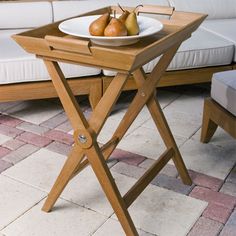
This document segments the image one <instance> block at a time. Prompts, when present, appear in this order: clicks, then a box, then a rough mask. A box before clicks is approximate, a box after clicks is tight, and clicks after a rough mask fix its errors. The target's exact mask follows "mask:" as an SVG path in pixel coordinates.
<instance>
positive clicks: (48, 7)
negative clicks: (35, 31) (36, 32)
mask: <svg viewBox="0 0 236 236" xmlns="http://www.w3.org/2000/svg"><path fill="white" fill-rule="evenodd" d="M52 18H53V17H52V4H51V3H50V2H43V1H42V2H1V3H0V29H14V28H15V29H16V28H32V27H38V26H41V25H45V24H48V23H51V22H52Z"/></svg>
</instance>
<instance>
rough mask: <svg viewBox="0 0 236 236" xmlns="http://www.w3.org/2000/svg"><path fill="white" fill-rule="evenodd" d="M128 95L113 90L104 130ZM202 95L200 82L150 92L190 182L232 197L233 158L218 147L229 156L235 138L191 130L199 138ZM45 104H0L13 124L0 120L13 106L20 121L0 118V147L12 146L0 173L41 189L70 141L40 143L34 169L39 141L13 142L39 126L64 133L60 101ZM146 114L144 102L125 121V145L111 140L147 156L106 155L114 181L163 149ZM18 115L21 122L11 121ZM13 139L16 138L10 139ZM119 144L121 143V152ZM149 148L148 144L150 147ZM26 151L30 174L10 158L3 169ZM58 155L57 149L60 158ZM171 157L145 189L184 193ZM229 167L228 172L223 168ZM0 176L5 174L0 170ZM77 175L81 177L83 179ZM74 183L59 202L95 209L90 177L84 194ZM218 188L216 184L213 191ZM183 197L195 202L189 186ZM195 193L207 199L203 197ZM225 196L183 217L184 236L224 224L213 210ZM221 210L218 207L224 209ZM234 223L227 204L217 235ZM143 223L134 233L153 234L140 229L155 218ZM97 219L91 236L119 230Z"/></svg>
mask: <svg viewBox="0 0 236 236" xmlns="http://www.w3.org/2000/svg"><path fill="white" fill-rule="evenodd" d="M133 95H134V93H126V92H125V93H122V95H121V97H122V98H121V99H120V100H119V102H118V104H117V105H116V106H115V108H114V109H113V112H112V114H111V119H109V122H110V123H109V126H106V127H105V128H106V130H105V131H106V132H107V133H108V134H109V133H110V128H111V127H112V126H114V122H117V121H119V120H120V119H121V117H122V115H123V114H124V112H125V110H126V109H127V107H128V102H130V100H131V98H132V97H133ZM208 95H209V88H208V89H205V88H200V87H197V86H192V87H190V86H183V87H176V88H168V89H159V92H158V98H159V99H160V104H161V107H162V108H163V109H164V113H165V115H166V116H167V121H168V122H169V124H170V127H171V129H172V132H173V133H174V135H175V136H176V140H177V143H178V145H179V146H182V147H181V154H182V155H183V158H184V159H185V161H186V165H187V168H192V169H193V170H195V173H196V175H195V177H194V178H195V182H194V184H196V185H197V186H201V187H204V188H206V189H205V192H206V193H208V192H209V190H208V189H211V191H212V192H211V193H212V194H213V195H212V196H213V197H214V196H217V195H219V194H218V193H217V191H220V192H221V193H222V194H226V195H228V196H230V195H231V196H232V197H236V166H235V167H234V168H233V170H231V169H232V167H233V165H234V164H235V159H233V157H232V156H227V155H225V153H226V154H227V153H231V154H232V155H233V153H235V140H232V139H231V138H229V137H228V135H227V134H225V133H224V131H222V130H219V129H218V130H217V132H216V134H215V136H214V137H213V139H212V142H210V143H209V144H207V145H205V144H204V145H203V144H201V143H199V137H200V131H201V130H200V129H199V128H200V126H201V118H202V111H203V99H204V97H206V96H208ZM79 98H80V97H79ZM50 104H52V102H51V101H49V102H48V101H46V102H44V101H43V102H41V101H40V102H20V103H7V104H3V105H0V112H1V111H4V114H5V115H6V119H5V121H6V124H8V125H12V124H13V123H12V120H9V121H7V117H10V116H9V115H13V116H14V115H15V114H14V113H15V112H16V116H15V117H17V118H19V119H22V120H24V122H22V123H19V124H18V125H17V126H16V127H10V126H8V125H6V124H0V134H2V135H5V136H7V137H10V139H9V141H6V142H5V141H4V142H5V143H3V144H2V146H3V147H7V148H9V149H10V150H12V152H11V153H9V154H7V155H5V156H3V158H2V159H1V160H0V173H1V172H2V171H4V170H5V169H8V168H9V169H8V170H6V171H5V172H6V174H7V175H8V174H9V173H10V177H12V178H14V179H15V178H16V179H17V178H19V181H22V182H24V183H26V184H27V185H32V186H37V187H39V188H40V189H44V190H45V188H46V189H47V191H48V190H49V189H50V188H51V185H52V183H53V181H52V180H55V178H56V176H57V175H58V173H59V170H60V168H61V167H62V165H63V163H64V161H63V160H62V159H64V156H65V155H67V154H68V152H69V150H70V149H71V144H63V143H59V142H57V141H54V142H52V143H50V144H49V145H48V146H47V147H45V148H44V150H45V151H44V152H42V153H41V154H42V157H40V159H42V161H41V163H40V165H39V166H40V167H41V169H40V168H38V166H37V165H36V166H35V167H33V166H34V164H35V163H37V159H38V162H39V161H40V160H39V157H37V156H39V155H38V154H32V153H34V152H36V151H37V150H42V148H40V147H35V146H34V145H30V144H24V143H20V141H19V139H18V137H17V136H19V135H20V133H22V132H23V131H26V132H31V133H35V134H39V135H41V136H42V134H43V133H45V132H47V131H48V130H49V129H52V132H54V130H59V131H62V132H64V133H67V132H68V131H70V130H71V125H70V123H69V122H68V119H67V117H66V115H65V113H64V111H62V110H61V109H60V105H58V104H60V102H56V103H54V104H52V109H53V112H52V113H51V107H50ZM55 104H56V105H55ZM81 104H83V105H82V110H83V111H85V110H86V109H87V110H86V112H85V115H86V117H88V114H91V109H89V105H88V101H87V99H84V98H83V101H82V103H81ZM193 104H194V109H193ZM57 105H58V106H57ZM34 106H35V107H34ZM27 107H33V108H34V109H33V110H34V111H33V112H28V113H27V111H24V109H25V108H27ZM40 109H42V114H43V117H36V116H35V114H34V112H35V113H36V115H37V116H39V115H40V114H41V113H40V111H41V110H40ZM8 110H9V112H10V113H9V114H8V113H7V112H8ZM9 119H10V118H9ZM31 119H32V122H33V123H29V122H31ZM149 119H150V114H149V113H148V111H147V109H146V108H144V109H143V111H142V114H141V115H140V117H139V118H138V120H137V121H136V123H135V124H134V125H133V126H132V128H131V129H130V130H129V131H128V133H127V135H128V136H126V138H125V142H126V145H124V143H123V144H122V143H121V146H120V147H119V148H120V149H121V150H120V153H124V155H123V156H125V154H126V153H127V151H130V156H131V157H132V153H134V152H135V151H137V150H138V152H136V153H137V154H139V155H142V156H143V157H144V158H146V157H149V158H146V159H145V160H144V161H142V162H141V163H139V162H138V161H137V160H134V159H130V160H131V162H127V163H125V162H124V160H123V161H121V160H120V161H119V162H118V161H117V160H113V159H111V160H109V161H108V162H107V163H108V166H109V168H111V170H112V171H113V172H112V173H113V176H114V178H115V181H117V180H118V182H119V181H121V180H122V181H121V183H122V185H125V184H126V179H127V181H128V179H129V177H131V178H135V179H138V178H140V176H141V175H143V173H144V172H145V171H146V169H147V168H148V167H150V166H151V165H152V164H153V162H154V160H152V159H150V158H153V159H156V157H158V156H159V153H162V151H163V150H164V149H163V147H164V145H163V144H162V142H161V140H160V138H158V137H157V136H158V135H157V136H156V134H157V132H156V127H155V126H154V125H153V123H152V122H150V120H149ZM42 121H43V122H42ZM19 122H21V121H20V120H19ZM196 131H197V132H196ZM195 132H196V133H195ZM54 133H55V132H54ZM56 133H57V132H56ZM56 133H55V134H56ZM106 136H108V135H106V134H105V135H104V137H106ZM143 137H148V138H149V140H150V142H149V141H147V140H146V139H145V140H143ZM2 139H3V138H2ZM154 139H156V141H155V142H153V140H154ZM14 140H15V141H16V142H14ZM145 142H146V143H145ZM158 144H159V145H158ZM21 145H22V146H21ZM122 148H123V149H122ZM46 150H47V151H46ZM49 150H50V151H49ZM122 150H124V152H123V151H122ZM125 150H126V151H125ZM152 150H154V152H153V151H152ZM39 152H40V151H39ZM57 153H58V154H57ZM31 154H32V156H34V157H36V158H35V160H36V162H35V160H34V158H31V161H30V162H31V163H29V165H28V167H27V166H26V167H27V168H24V171H25V172H26V171H27V172H28V171H29V172H30V173H31V174H29V175H28V174H27V178H24V175H26V173H21V172H20V170H19V169H21V167H20V166H19V167H17V166H18V164H17V165H16V167H17V168H15V170H16V172H14V173H13V172H12V171H10V170H11V169H12V167H11V166H12V164H16V163H18V162H20V161H21V160H23V159H25V158H26V157H28V156H29V155H30V156H31ZM54 154H55V157H54V156H53V155H54ZM59 154H62V156H63V158H62V156H61V155H59ZM190 154H191V155H190ZM45 155H47V157H48V156H50V159H49V160H48V159H47V158H46V156H45ZM194 157H195V158H194ZM222 157H223V158H222ZM51 158H54V159H55V162H54V163H53V162H52V161H51ZM221 158H222V159H221ZM27 160H28V158H27ZM221 160H222V161H221ZM51 162H52V163H51ZM203 163H204V164H203ZM19 164H20V163H19ZM38 164H39V163H38ZM172 164H173V163H172ZM172 164H168V165H167V166H166V167H165V168H164V169H163V170H162V171H161V172H160V174H159V175H158V176H157V177H156V178H155V179H154V180H153V181H152V184H151V185H150V186H151V188H153V190H154V189H156V190H157V189H159V188H160V190H162V189H163V190H166V191H168V196H169V194H171V195H172V194H173V196H179V195H178V194H179V193H180V196H183V194H184V195H185V194H188V193H189V192H190V191H192V188H193V186H194V185H193V186H185V185H183V184H182V182H181V180H180V179H179V178H177V176H178V172H177V170H176V168H175V167H174V165H172ZM20 165H21V164H20ZM55 166H56V167H55ZM32 167H33V170H29V169H30V168H32ZM54 167H55V170H54ZM13 168H14V167H13ZM39 169H40V170H39ZM49 169H50V175H49V176H46V177H47V178H46V177H45V176H42V179H41V172H42V170H44V172H45V173H46V171H48V170H49ZM230 170H231V172H230ZM200 172H202V173H200ZM229 172H230V174H229V175H228V173H229ZM81 174H82V175H85V177H86V174H83V173H81ZM1 175H5V174H4V172H3V173H2V174H1ZM1 175H0V176H1ZM209 175H211V176H214V177H216V178H213V177H211V178H209ZM227 175H228V176H227ZM226 176H227V179H226V180H225V181H226V182H225V183H224V178H225V177H226ZM49 177H50V178H49ZM78 177H79V176H78ZM85 177H84V179H86V178H85ZM30 178H33V179H35V180H34V181H32V183H31V180H29V179H30ZM76 178H77V177H76ZM44 179H45V181H46V182H41V180H44ZM48 179H50V181H51V183H50V184H49V183H47V181H48ZM87 180H88V178H87ZM28 181H29V182H28ZM90 181H91V180H89V181H88V183H93V182H90ZM221 181H222V183H224V184H223V185H222V186H221ZM131 182H132V181H131ZM80 184H81V181H80V179H79V181H78V182H76V181H74V180H73V181H72V183H71V185H72V186H71V187H70V186H68V188H66V191H65V193H64V195H63V196H62V197H63V198H64V199H66V200H67V203H65V205H67V206H71V207H69V209H72V208H74V207H75V206H76V205H74V204H73V203H72V202H74V203H76V204H77V205H81V206H85V207H81V208H80V209H81V210H83V209H86V207H88V208H91V209H93V210H94V209H95V212H100V213H102V212H103V211H104V209H103V208H102V207H101V206H102V205H101V204H100V203H99V201H98V202H96V204H95V205H97V204H98V206H95V205H91V204H92V203H91V202H90V203H89V204H87V201H89V197H90V195H89V191H91V192H92V191H94V193H96V194H98V191H96V184H95V185H92V186H88V189H87V190H88V193H87V194H88V195H86V194H85V195H84V193H81V192H80V190H77V191H76V189H77V187H78V186H79V187H78V188H81V185H80ZM130 184H131V183H130ZM38 185H39V186H38ZM41 185H42V186H43V187H42V186H41ZM89 185H91V184H89ZM82 187H83V186H82ZM220 187H221V189H220V190H219V188H220ZM127 188H128V186H127ZM167 189H168V190H167ZM126 190H127V189H126ZM156 190H155V191H156ZM160 190H157V191H160ZM176 192H177V193H176ZM213 192H214V193H213ZM92 193H93V192H92ZM124 193H125V191H124V192H122V195H123V194H124ZM81 194H82V196H83V197H82V198H81ZM96 194H94V197H97V196H96ZM144 194H145V191H144ZM176 194H177V195H176ZM104 197H105V196H104ZM183 197H184V199H185V200H184V201H187V200H188V199H190V201H191V200H194V201H193V203H194V202H195V201H196V199H194V198H192V196H191V193H190V196H183ZM80 198H81V199H80ZM102 198H103V195H102ZM102 198H101V199H102ZM149 198H150V199H149ZM159 198H160V197H159ZM101 199H100V200H101ZM147 199H149V200H148V201H151V199H152V196H151V195H150V194H149V195H148V198H147ZM153 200H154V199H153ZM203 200H204V201H207V200H205V199H203ZM174 201H175V200H174ZM197 201H198V200H197ZM226 202H227V201H224V200H222V204H223V205H224V206H223V205H222V206H221V205H220V207H219V206H217V207H218V208H219V209H218V208H217V207H215V206H209V205H208V208H207V210H205V211H204V212H202V213H201V214H203V216H202V217H200V218H199V216H200V214H199V215H198V216H195V218H194V217H193V219H192V222H191V223H192V225H194V223H195V225H194V226H193V228H192V230H191V231H190V232H189V234H188V236H199V235H204V236H205V235H206V236H216V235H218V234H219V232H220V231H221V230H222V228H223V226H224V225H223V224H222V223H225V221H226V220H227V218H228V216H227V218H226V217H224V219H225V220H222V219H221V218H222V217H223V216H222V215H223V213H224V212H223V210H221V209H223V208H224V207H225V204H226ZM71 203H72V204H71ZM81 203H82V204H81ZM163 203H165V200H163ZM99 204H100V205H99ZM145 204H146V203H145ZM175 204H176V202H175ZM194 204H195V203H194ZM177 205H178V204H177ZM211 205H214V204H211ZM91 206H92V207H91ZM104 206H105V205H104ZM155 207H156V206H155ZM160 207H161V205H158V209H157V211H160ZM36 208H37V207H36ZM163 209H165V208H163ZM10 210H11V209H10ZM56 210H58V209H56ZM56 210H55V214H56V215H57V214H59V215H60V214H64V213H65V212H67V213H66V214H70V213H69V212H68V208H66V207H64V206H63V207H62V208H60V209H59V210H60V212H59V211H58V212H56ZM76 210H77V209H76ZM167 210H170V208H169V207H167ZM196 210H197V209H196ZM227 210H228V211H230V212H229V214H230V213H231V211H232V209H228V208H227ZM150 211H153V212H154V213H155V211H154V209H150ZM181 211H182V209H181V210H180V213H181V214H185V213H184V212H181ZM228 211H227V212H226V213H228ZM85 212H87V210H85ZM28 213H29V216H30V214H31V213H30V212H28ZM28 213H27V214H28ZM174 213H176V212H175V211H173V214H174ZM190 213H191V214H192V213H193V212H190ZM73 214H75V215H76V214H77V212H75V211H74V213H73ZM73 214H72V215H73ZM86 214H87V213H86ZM229 214H228V215H229ZM59 215H57V216H56V217H55V219H57V217H58V216H59ZM88 215H89V214H88ZM105 215H106V214H105ZM37 216H38V215H37ZM162 217H163V215H161V216H158V221H159V220H160V222H161V220H163V221H164V222H166V221H168V219H169V218H168V217H172V216H169V215H168V214H167V215H166V217H164V218H163V219H162ZM25 219H27V217H26V218H22V219H20V224H19V225H21V226H23V225H24V222H26V223H27V224H28V221H27V220H26V221H25ZM28 219H29V222H30V227H31V226H32V227H31V228H29V229H26V231H25V232H26V233H28V232H30V233H31V232H36V233H38V232H39V230H38V228H37V227H36V228H37V229H36V230H35V229H34V224H35V222H33V220H31V218H30V217H28ZM39 219H40V220H39V222H38V224H41V223H43V224H44V225H47V222H45V221H44V216H43V217H42V218H41V216H40V217H39ZM58 219H60V220H59V221H58V222H59V226H60V225H61V222H62V221H63V223H64V219H65V218H64V216H63V217H61V216H59V218H58ZM89 219H90V220H91V222H92V224H93V223H94V222H96V221H97V222H98V221H99V220H98V219H97V218H96V217H95V219H93V218H91V217H90V218H89ZM137 219H138V220H139V219H141V218H140V217H136V220H137ZM0 220H1V219H0ZM53 220H54V219H53ZM108 221H109V220H108ZM111 221H114V220H111ZM150 222H152V223H150ZM183 222H184V223H183V226H184V225H185V223H186V221H183ZM220 222H221V223H220ZM235 222H236V213H235V211H234V212H233V213H232V215H231V217H230V218H229V219H228V221H227V223H226V225H225V226H224V228H223V230H222V232H221V234H220V236H235V232H236V226H235V224H236V223H235ZM147 223H150V227H149V228H145V227H146V226H142V227H144V228H145V229H146V231H147V232H145V231H139V234H140V235H141V236H151V235H152V236H154V234H151V233H150V232H149V231H148V230H147V229H151V228H153V227H154V228H155V224H156V221H155V220H154V221H152V220H150V221H149V222H147ZM11 225H12V227H11ZM17 225H18V223H16V224H15V223H14V222H13V223H11V224H10V227H9V231H8V232H14V233H15V228H14V227H15V226H16V228H17V227H18V226H17ZM102 225H104V227H102V226H101V227H100V226H99V225H98V226H97V229H96V230H94V232H95V233H94V234H92V235H94V236H100V235H109V234H110V229H111V230H112V231H111V232H115V231H114V230H113V229H118V230H117V232H118V234H117V236H122V232H123V231H122V230H121V227H120V224H119V223H118V222H116V223H115V224H114V225H113V224H111V225H110V226H111V228H109V227H108V228H107V227H106V226H107V225H109V224H106V223H104V224H102ZM117 225H118V226H117ZM170 226H172V227H173V230H175V229H176V230H178V229H177V228H178V227H179V225H175V226H173V224H172V223H171V225H170ZM60 227H61V226H60ZM60 227H59V228H60ZM71 227H72V228H73V227H75V228H76V227H77V225H75V223H72V224H71ZM117 227H118V228H117ZM27 230H29V231H27ZM34 230H35V231H34ZM60 230H62V231H60ZM60 230H59V231H60V232H64V231H63V230H64V229H63V227H62V228H61V229H60ZM82 230H84V229H82ZM189 230H190V228H189V229H188V231H189ZM59 231H58V232H59ZM71 232H78V231H73V230H72V231H71ZM176 232H177V231H176ZM2 233H4V234H5V232H3V231H0V236H3V235H2ZM14 233H13V235H14ZM99 233H100V234H99ZM9 235H10V234H9ZM6 236H8V234H6ZM81 236H82V235H81ZM114 236H116V235H114ZM155 236H156V235H155ZM160 236H162V235H160Z"/></svg>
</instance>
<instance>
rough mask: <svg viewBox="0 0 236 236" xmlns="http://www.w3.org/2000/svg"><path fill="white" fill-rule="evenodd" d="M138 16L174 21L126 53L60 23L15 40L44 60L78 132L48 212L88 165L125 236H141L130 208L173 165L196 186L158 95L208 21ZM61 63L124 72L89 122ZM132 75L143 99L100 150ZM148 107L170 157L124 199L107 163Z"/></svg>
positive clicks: (132, 106)
mask: <svg viewBox="0 0 236 236" xmlns="http://www.w3.org/2000/svg"><path fill="white" fill-rule="evenodd" d="M114 9H116V7H108V8H103V9H100V10H98V11H94V12H91V13H87V14H101V13H104V12H107V11H110V12H112V10H114ZM151 10H152V11H151ZM137 11H140V12H141V11H142V12H146V13H151V12H152V13H154V14H157V13H160V14H164V15H169V16H170V19H169V20H163V23H164V28H163V30H162V31H161V32H159V33H157V34H155V35H153V36H150V37H147V38H144V39H142V40H140V41H139V42H138V43H136V44H134V45H129V46H122V47H106V46H99V45H95V44H93V43H90V42H89V41H87V40H84V39H77V38H76V37H72V36H68V35H65V34H63V33H61V32H60V31H59V30H58V28H57V27H58V24H59V23H60V22H57V23H54V24H51V25H47V26H44V27H41V28H39V29H35V30H31V31H28V32H25V33H22V34H19V35H16V36H14V39H15V40H16V41H17V42H18V43H19V44H20V45H22V46H23V47H24V48H25V49H26V50H27V51H28V52H30V53H34V54H36V55H37V56H38V57H40V58H42V59H43V60H44V62H45V65H46V67H47V70H48V72H49V75H50V77H51V79H52V82H53V85H54V87H55V89H56V91H57V93H58V96H59V98H60V100H61V102H62V105H63V107H64V109H65V112H66V114H67V116H68V118H69V120H70V122H71V124H72V127H73V129H74V141H75V143H74V146H73V148H72V151H71V153H70V154H69V156H68V158H67V160H66V162H65V164H64V166H63V168H62V170H61V172H60V174H59V176H58V178H57V180H56V181H55V184H54V185H53V187H52V189H51V191H50V193H49V195H48V197H47V199H46V201H45V204H44V206H43V208H42V210H44V211H46V212H48V211H50V210H51V209H52V207H53V206H54V204H55V203H56V200H57V199H58V197H59V196H60V194H61V192H62V191H63V189H64V188H65V187H66V185H67V183H68V182H69V181H70V180H71V179H72V178H73V177H74V176H76V175H77V174H79V173H80V172H81V171H82V170H83V169H84V168H85V167H86V166H87V165H91V167H92V169H93V171H94V173H95V175H96V177H97V179H98V181H99V183H100V185H101V186H102V189H103V191H104V192H105V194H106V197H107V198H108V200H109V202H110V204H111V206H112V207H113V209H114V212H115V213H116V215H117V217H118V219H119V221H120V223H121V225H122V227H123V229H124V232H125V233H126V235H128V236H136V235H138V233H137V230H136V228H135V226H134V223H133V221H132V219H131V217H130V215H129V212H128V207H129V206H130V205H131V204H132V202H133V201H134V200H135V199H136V198H137V197H138V196H139V195H140V194H141V192H142V191H143V190H144V189H145V188H146V187H147V185H148V184H149V183H150V182H151V181H152V179H153V178H154V177H155V176H156V175H157V174H158V173H159V172H160V170H161V169H162V168H163V167H164V166H165V165H166V164H167V162H168V161H169V160H170V159H172V160H173V161H174V164H175V166H176V168H177V170H178V172H179V174H180V177H181V179H182V181H183V182H184V183H185V184H191V183H192V182H191V179H190V177H189V174H188V172H187V169H186V167H185V164H184V162H183V159H182V156H181V154H180V152H179V149H178V147H177V145H176V142H175V140H174V138H173V135H172V133H171V130H170V128H169V126H168V123H167V121H166V119H165V116H164V114H163V112H162V109H161V107H160V105H159V102H158V100H157V99H156V96H155V92H156V86H158V85H159V84H160V81H161V78H162V76H163V74H164V73H165V71H166V69H167V67H168V65H169V63H170V62H171V60H172V59H173V57H174V55H175V53H176V51H177V49H178V48H179V46H180V45H181V43H182V42H183V41H184V40H185V39H187V38H189V37H190V36H191V33H192V32H193V31H194V30H196V29H197V27H198V26H199V25H200V24H201V22H202V21H203V20H204V19H205V17H206V15H202V14H193V13H185V12H176V11H174V9H173V8H166V7H153V6H144V7H142V8H138V9H137ZM160 55H162V57H161V59H160V60H159V62H158V63H157V64H156V66H155V67H154V68H153V70H152V72H151V73H150V74H149V75H148V76H146V75H145V73H144V71H143V69H142V66H143V65H144V64H146V63H147V62H149V61H151V60H152V59H154V58H156V57H158V56H160ZM58 62H68V63H74V64H81V65H88V66H96V67H99V68H107V69H111V70H115V71H117V72H118V73H117V75H116V76H115V78H114V79H113V80H112V81H111V83H109V85H107V88H106V91H104V94H103V96H102V98H101V99H100V101H99V102H98V104H97V105H96V106H95V107H94V110H93V112H92V114H91V116H90V118H89V119H86V118H85V116H84V114H83V112H82V110H81V108H80V106H79V104H78V103H77V101H76V99H75V97H74V95H73V88H71V86H70V84H69V83H68V81H67V80H66V79H65V77H64V75H63V73H62V71H61V69H60V67H59V66H58ZM131 74H133V78H134V81H135V83H136V86H137V88H138V90H137V93H136V95H135V97H134V98H133V101H132V102H131V104H130V106H129V107H128V110H127V112H126V114H125V115H124V117H123V119H122V120H121V122H120V124H119V125H118V127H117V129H116V130H115V132H114V133H113V135H112V138H111V139H110V140H109V141H108V142H107V143H106V144H104V145H103V146H102V147H99V145H98V142H97V136H98V135H99V133H100V131H101V130H102V128H103V126H104V123H105V122H106V120H107V118H108V116H109V115H110V113H111V111H112V108H113V107H114V105H115V103H116V101H117V99H118V98H119V95H120V93H121V91H122V90H123V89H124V88H125V86H126V85H127V83H128V82H127V81H129V80H128V78H129V77H130V75H131ZM145 105H146V106H147V107H148V110H149V112H150V114H151V116H152V119H153V121H154V123H155V125H156V127H157V129H158V131H159V133H160V135H161V137H162V139H163V141H164V143H165V146H166V151H165V152H164V153H163V154H162V155H161V156H160V157H159V159H158V160H157V161H156V162H155V163H154V164H153V166H152V167H151V168H150V169H149V170H147V171H146V173H145V174H144V175H143V176H142V177H141V178H140V179H139V180H138V181H137V182H136V184H134V186H133V187H132V188H131V189H130V190H129V191H128V192H127V193H126V194H125V195H124V197H122V196H121V194H120V192H119V189H118V188H117V186H116V183H115V181H114V179H113V177H112V174H111V172H110V170H109V168H108V166H107V164H106V160H107V159H108V158H109V157H110V155H111V153H112V152H113V151H114V150H115V148H116V147H117V145H118V144H119V142H120V141H121V140H122V138H123V137H124V135H125V133H126V131H127V130H128V129H129V127H130V126H131V124H132V123H133V122H134V120H135V119H136V117H137V116H138V114H139V113H140V112H141V110H142V109H143V107H144V106H145ZM81 191H83V190H81ZM140 217H141V216H140Z"/></svg>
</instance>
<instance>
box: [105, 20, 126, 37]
mask: <svg viewBox="0 0 236 236" xmlns="http://www.w3.org/2000/svg"><path fill="white" fill-rule="evenodd" d="M104 36H108V37H116V36H127V29H126V27H125V25H124V23H122V22H121V21H120V20H119V19H116V18H112V19H111V21H110V23H109V24H108V25H107V27H106V28H105V30H104Z"/></svg>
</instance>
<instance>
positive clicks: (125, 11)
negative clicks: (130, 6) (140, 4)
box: [118, 3, 130, 23]
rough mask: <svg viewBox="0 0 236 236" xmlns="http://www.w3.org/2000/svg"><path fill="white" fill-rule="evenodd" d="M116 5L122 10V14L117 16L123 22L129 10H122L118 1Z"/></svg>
mask: <svg viewBox="0 0 236 236" xmlns="http://www.w3.org/2000/svg"><path fill="white" fill-rule="evenodd" d="M118 6H119V8H120V9H121V10H122V12H123V13H122V15H120V17H119V18H118V19H119V20H120V21H121V22H122V23H125V21H126V19H127V17H128V15H129V14H130V12H129V11H127V10H124V9H123V8H122V7H121V5H120V4H119V3H118Z"/></svg>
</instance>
